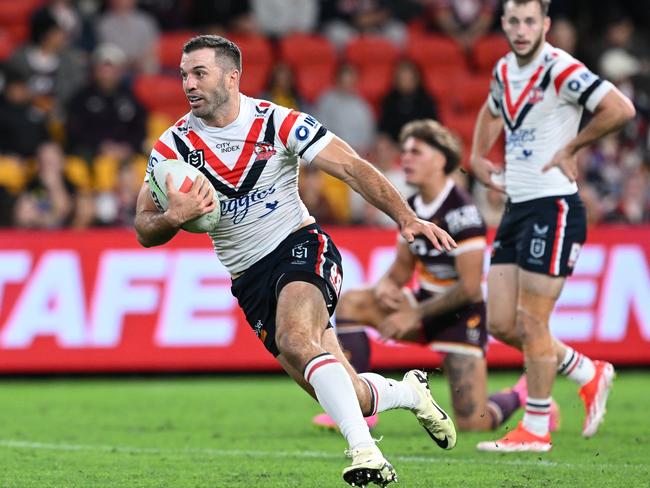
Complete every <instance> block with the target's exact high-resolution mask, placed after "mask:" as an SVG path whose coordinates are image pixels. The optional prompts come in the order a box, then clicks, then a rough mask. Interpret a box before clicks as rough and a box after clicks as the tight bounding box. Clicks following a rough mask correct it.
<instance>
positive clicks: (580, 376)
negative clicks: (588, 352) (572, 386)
mask: <svg viewBox="0 0 650 488" xmlns="http://www.w3.org/2000/svg"><path fill="white" fill-rule="evenodd" d="M557 371H558V373H560V374H562V375H564V376H566V377H567V378H569V379H570V380H571V381H574V382H576V383H578V384H579V385H580V386H582V385H586V384H587V383H589V382H590V381H591V380H592V379H593V377H594V376H595V375H596V368H595V367H594V363H593V362H592V361H591V359H589V358H588V357H587V356H584V355H583V354H580V353H579V352H578V351H576V350H575V349H572V348H570V347H569V346H566V354H565V356H564V360H563V361H562V363H561V364H560V366H558V368H557Z"/></svg>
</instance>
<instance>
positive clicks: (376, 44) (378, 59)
mask: <svg viewBox="0 0 650 488" xmlns="http://www.w3.org/2000/svg"><path fill="white" fill-rule="evenodd" d="M399 56H400V53H399V50H398V49H397V47H395V45H394V44H393V43H392V42H390V41H387V40H386V39H383V38H380V37H376V36H363V37H359V38H357V39H354V40H353V41H351V42H350V43H349V44H348V45H347V47H346V49H345V53H344V59H345V61H346V62H347V63H350V64H351V65H352V66H354V67H355V68H356V69H357V71H358V73H359V93H360V94H361V96H363V97H364V98H365V99H366V100H367V101H368V102H369V103H370V104H371V105H373V106H377V105H378V104H379V102H380V100H381V99H382V98H383V97H384V95H386V93H388V90H390V86H391V82H392V79H393V72H394V70H395V64H396V63H397V60H398V59H399Z"/></svg>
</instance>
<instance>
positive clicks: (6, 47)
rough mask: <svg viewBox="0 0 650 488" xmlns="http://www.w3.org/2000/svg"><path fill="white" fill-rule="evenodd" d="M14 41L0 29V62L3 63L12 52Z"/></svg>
mask: <svg viewBox="0 0 650 488" xmlns="http://www.w3.org/2000/svg"><path fill="white" fill-rule="evenodd" d="M15 47H16V46H15V44H14V40H13V39H12V37H11V35H10V34H9V32H8V31H6V30H4V29H0V61H4V60H5V59H7V58H8V57H9V56H11V54H12V53H13V52H14V48H15Z"/></svg>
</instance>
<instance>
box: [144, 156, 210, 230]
mask: <svg viewBox="0 0 650 488" xmlns="http://www.w3.org/2000/svg"><path fill="white" fill-rule="evenodd" d="M168 174H170V175H171V176H172V181H173V184H174V188H175V189H176V190H177V191H180V192H188V191H190V189H191V188H192V184H193V183H194V180H195V179H196V178H197V177H198V176H199V175H201V172H200V171H199V170H198V169H196V168H195V167H194V166H191V165H190V164H187V163H186V162H184V161H180V160H177V159H166V160H165V161H161V162H159V163H156V164H155V165H154V166H153V169H152V171H151V173H150V175H149V190H150V192H151V197H152V198H153V201H154V203H155V204H156V207H158V210H160V211H161V212H164V211H165V210H167V207H168V205H169V201H168V199H167V187H166V185H165V181H166V179H167V175H168ZM213 198H214V200H215V202H216V205H215V207H214V210H212V211H211V212H210V213H207V214H205V215H201V216H200V217H197V218H195V219H192V220H190V221H189V222H185V223H184V224H183V225H182V226H181V228H182V229H184V230H186V231H188V232H194V233H197V234H202V233H204V232H213V231H215V230H216V229H217V226H218V225H219V219H220V218H221V206H220V205H219V200H218V198H217V195H216V192H214V191H213Z"/></svg>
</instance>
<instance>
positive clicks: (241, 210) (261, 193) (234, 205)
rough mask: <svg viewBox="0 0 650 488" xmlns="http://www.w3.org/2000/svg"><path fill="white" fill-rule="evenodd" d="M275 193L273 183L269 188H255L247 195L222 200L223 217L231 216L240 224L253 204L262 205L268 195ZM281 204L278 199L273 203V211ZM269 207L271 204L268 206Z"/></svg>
mask: <svg viewBox="0 0 650 488" xmlns="http://www.w3.org/2000/svg"><path fill="white" fill-rule="evenodd" d="M274 193H275V185H271V186H270V187H269V188H267V189H260V188H256V189H255V190H253V191H251V192H250V193H247V194H245V195H242V196H239V197H235V198H231V199H229V200H225V201H222V202H221V217H222V218H224V217H226V218H229V219H230V220H232V223H233V224H239V223H240V222H241V221H242V220H244V219H245V218H246V215H248V210H249V209H250V208H251V207H252V206H253V205H260V204H262V203H266V202H264V200H265V199H266V197H268V196H269V195H272V194H274ZM278 206H279V205H277V201H276V202H273V203H271V207H272V208H271V212H272V211H273V210H275V209H276V208H277V207H278ZM266 207H267V208H269V205H267V206H266ZM271 212H267V213H266V214H265V215H264V216H266V215H268V214H269V213H271Z"/></svg>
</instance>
